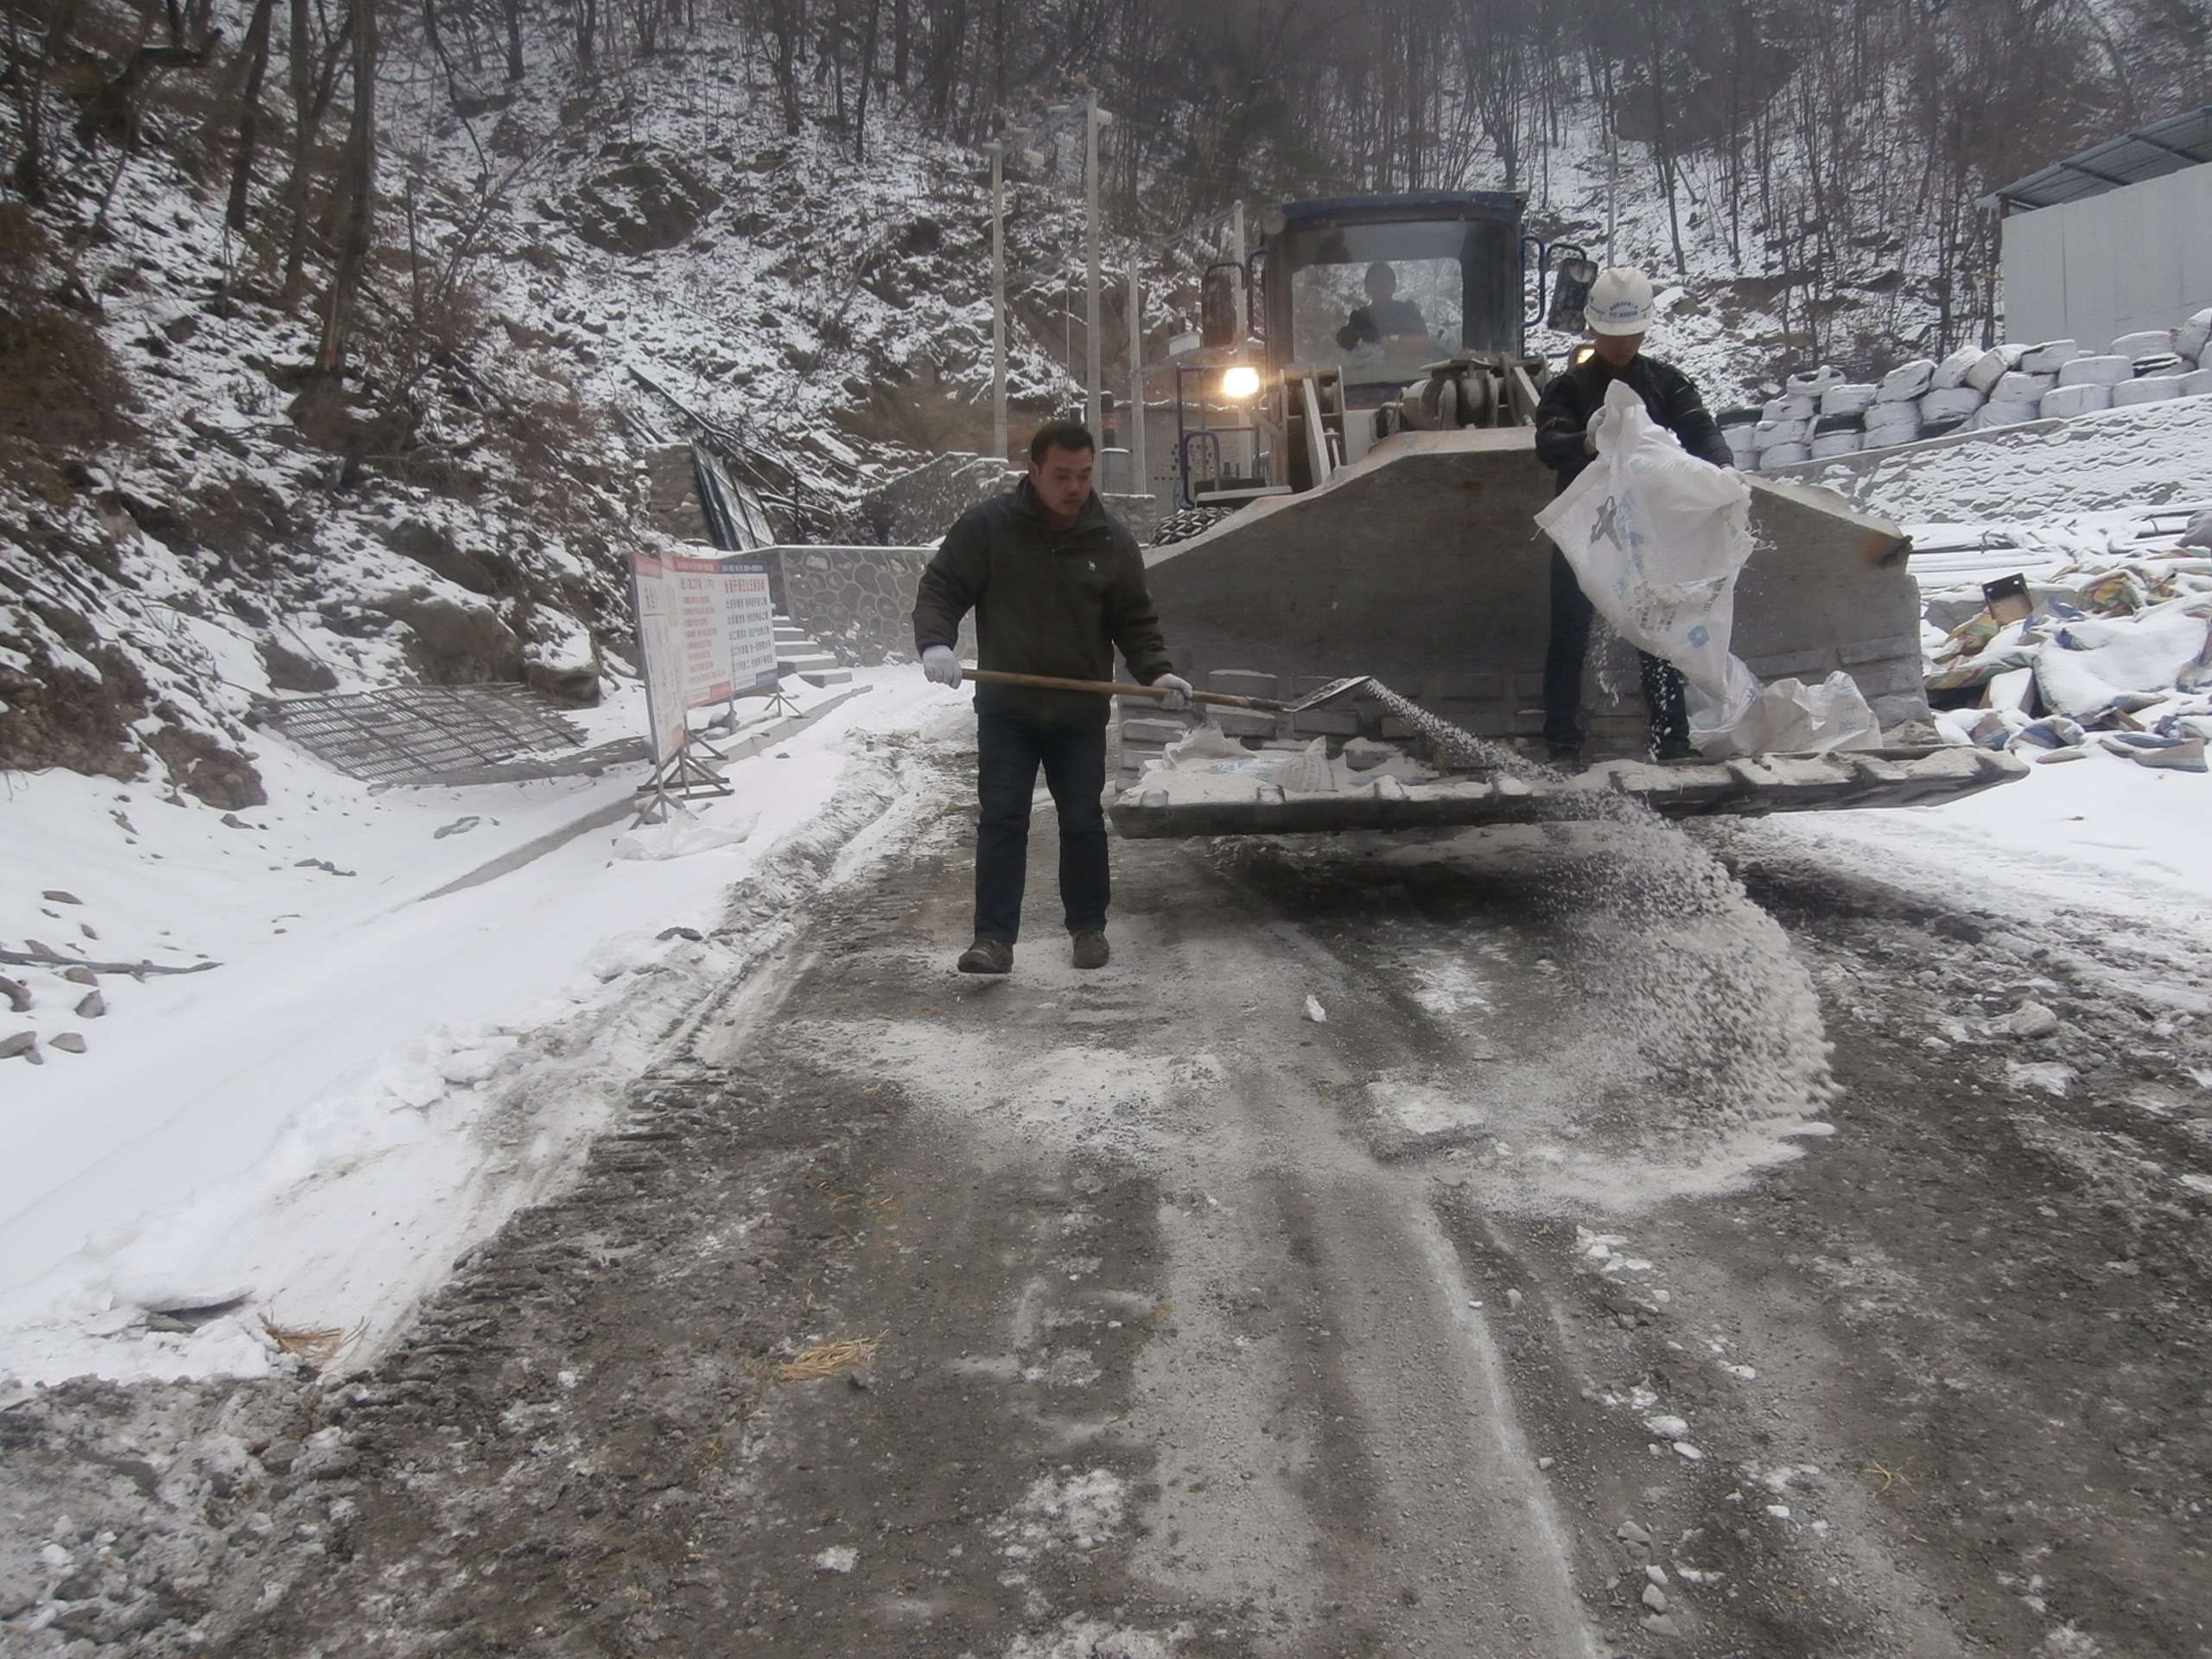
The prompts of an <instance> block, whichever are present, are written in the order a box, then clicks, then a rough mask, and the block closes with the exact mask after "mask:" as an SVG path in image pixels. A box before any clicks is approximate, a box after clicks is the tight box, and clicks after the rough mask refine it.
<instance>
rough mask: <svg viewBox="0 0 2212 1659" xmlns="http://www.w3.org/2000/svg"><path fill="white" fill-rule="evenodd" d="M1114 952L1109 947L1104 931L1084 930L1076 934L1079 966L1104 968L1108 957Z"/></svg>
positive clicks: (1076, 963) (1076, 953) (1076, 956)
mask: <svg viewBox="0 0 2212 1659" xmlns="http://www.w3.org/2000/svg"><path fill="white" fill-rule="evenodd" d="M1113 954H1114V953H1113V952H1112V951H1111V950H1109V949H1108V948H1107V945H1106V936H1105V935H1104V934H1103V933H1099V932H1084V933H1078V934H1077V935H1076V936H1075V965H1076V966H1077V967H1078V968H1103V967H1104V966H1105V965H1106V959H1107V957H1110V956H1112V955H1113Z"/></svg>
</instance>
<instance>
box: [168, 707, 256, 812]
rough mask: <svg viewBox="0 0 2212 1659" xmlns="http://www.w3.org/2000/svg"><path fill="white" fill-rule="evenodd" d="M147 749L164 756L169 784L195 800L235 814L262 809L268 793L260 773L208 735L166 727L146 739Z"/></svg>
mask: <svg viewBox="0 0 2212 1659" xmlns="http://www.w3.org/2000/svg"><path fill="white" fill-rule="evenodd" d="M146 747H148V748H149V749H151V750H152V751H153V752H154V753H156V755H158V756H160V757H161V760H162V765H163V766H167V767H168V773H169V779H170V781H171V782H173V783H174V784H175V785H176V786H177V787H178V788H180V789H181V790H183V791H184V792H185V793H186V794H188V795H190V796H192V797H193V798H194V799H196V800H199V801H201V802H204V803H205V804H207V805H209V806H219V807H224V808H226V809H228V810H232V811H236V810H238V808H240V807H242V806H262V805H264V804H267V802H268V800H269V791H267V790H266V789H264V788H263V787H262V783H261V774H260V773H259V772H257V771H255V770H254V766H253V763H252V762H251V761H250V760H247V759H246V758H245V756H244V755H241V754H233V753H232V752H231V751H230V750H228V749H226V748H225V747H223V746H222V745H221V744H220V743H218V742H217V741H215V740H214V739H213V738H212V737H210V736H208V735H207V733H205V732H192V731H187V730H185V729H184V728H182V727H181V726H164V727H162V728H161V729H160V730H158V731H156V733H154V734H153V735H152V736H150V737H149V738H148V739H147V740H146Z"/></svg>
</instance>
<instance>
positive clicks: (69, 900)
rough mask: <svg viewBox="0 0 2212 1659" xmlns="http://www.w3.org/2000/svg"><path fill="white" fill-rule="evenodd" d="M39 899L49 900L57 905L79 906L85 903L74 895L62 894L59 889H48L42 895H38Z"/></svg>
mask: <svg viewBox="0 0 2212 1659" xmlns="http://www.w3.org/2000/svg"><path fill="white" fill-rule="evenodd" d="M39 897H40V898H41V899H52V900H53V901H54V903H55V904H57V905H81V904H83V903H84V902H85V901H84V900H83V899H79V897H78V896H77V895H76V894H75V893H64V892H62V891H61V889H60V888H59V887H48V889H47V890H46V891H45V892H44V893H41V894H39Z"/></svg>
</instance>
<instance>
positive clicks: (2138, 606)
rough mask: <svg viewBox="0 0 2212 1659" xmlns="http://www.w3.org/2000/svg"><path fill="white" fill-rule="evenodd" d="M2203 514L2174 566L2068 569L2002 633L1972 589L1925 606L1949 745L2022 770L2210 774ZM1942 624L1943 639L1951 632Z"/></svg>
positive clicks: (1935, 689)
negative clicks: (2118, 768) (1976, 749)
mask: <svg viewBox="0 0 2212 1659" xmlns="http://www.w3.org/2000/svg"><path fill="white" fill-rule="evenodd" d="M2205 542H2212V512H2207V513H2202V514H2199V515H2198V517H2197V519H2196V522H2195V523H2194V524H2191V526H2190V532H2189V535H2188V536H2187V537H2184V544H2183V546H2181V547H2178V548H2177V549H2175V550H2173V551H2171V552H2170V553H2164V554H2139V555H2136V556H2131V557H2126V558H2122V559H2117V560H2094V561H2087V562H2083V563H2076V564H2074V565H2070V566H2069V567H2067V568H2066V569H2062V570H2059V571H2057V572H2056V573H2055V574H2053V575H2051V576H2050V578H2048V579H2047V580H2044V581H2038V582H2031V583H2029V584H2028V585H2027V593H2028V600H2029V602H2030V604H2031V610H2030V613H2029V614H2028V615H2026V616H2025V617H2023V618H2019V619H2018V620H1999V618H1998V617H1997V616H1996V615H1993V613H1992V612H1991V610H1990V609H1989V608H1988V607H1986V606H1985V605H1984V603H1983V600H1982V595H1981V594H1980V590H1979V589H1976V588H1966V589H1960V590H1955V591H1953V592H1950V593H1947V594H1930V595H1929V603H1928V611H1927V621H1926V625H1925V626H1926V632H1927V635H1928V639H1929V645H1930V652H1929V677H1928V690H1929V701H1930V702H1933V703H1935V704H1936V706H1937V710H1938V712H1937V714H1936V723H1937V725H1938V727H1939V728H1942V730H1943V732H1944V734H1945V735H1946V736H1947V737H1948V738H1949V739H1951V740H1952V741H1955V742H1964V743H1974V744H1979V745H1980V746H1982V747H1987V748H2003V749H2010V750H2012V751H2013V752H2014V753H2019V754H2023V755H2024V756H2026V757H2027V758H2029V759H2031V760H2041V761H2055V760H2075V759H2078V758H2080V757H2082V756H2083V755H2085V754H2087V753H2091V752H2093V750H2094V749H2098V748H2101V749H2103V750H2106V751H2108V752H2110V753H2113V754H2118V755H2122V756H2125V757H2126V758H2127V759H2129V760H2134V761H2136V762H2137V763H2138V764H2139V765H2142V766H2155V767H2161V768H2170V769H2173V770H2177V771H2185V772H2202V771H2204V770H2205V761H2204V745H2205V740H2206V739H2207V738H2212V638H2208V635H2212V557H2208V556H2205V550H2204V548H2203V546H2202V543H2205ZM1947 623H1948V624H1949V626H1948V629H1947V627H1946V626H1945V625H1946V624H1947Z"/></svg>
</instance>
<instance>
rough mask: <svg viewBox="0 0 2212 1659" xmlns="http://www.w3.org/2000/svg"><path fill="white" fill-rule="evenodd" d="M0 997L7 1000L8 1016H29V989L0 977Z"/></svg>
mask: <svg viewBox="0 0 2212 1659" xmlns="http://www.w3.org/2000/svg"><path fill="white" fill-rule="evenodd" d="M0 996H4V997H6V998H7V999H8V1011H9V1012H10V1014H29V1012H30V1011H31V994H30V988H29V987H28V986H26V985H23V984H22V983H20V982H17V981H16V980H12V979H9V978H6V977H4V976H0Z"/></svg>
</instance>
